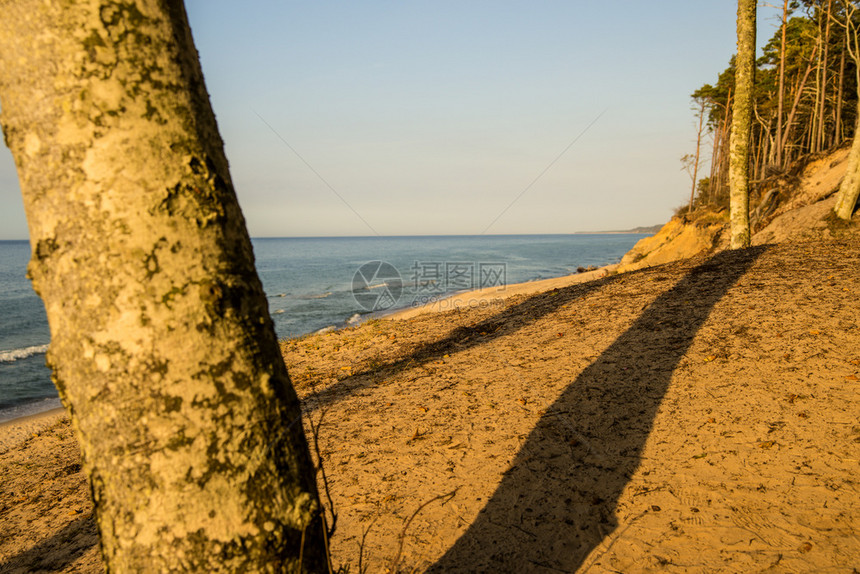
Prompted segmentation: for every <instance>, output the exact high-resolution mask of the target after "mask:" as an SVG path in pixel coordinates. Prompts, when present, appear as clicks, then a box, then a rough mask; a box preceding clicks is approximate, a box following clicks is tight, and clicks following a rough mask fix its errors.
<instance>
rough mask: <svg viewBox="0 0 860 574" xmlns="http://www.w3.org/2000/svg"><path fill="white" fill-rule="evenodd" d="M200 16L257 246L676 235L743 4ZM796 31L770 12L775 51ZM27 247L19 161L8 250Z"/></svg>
mask: <svg viewBox="0 0 860 574" xmlns="http://www.w3.org/2000/svg"><path fill="white" fill-rule="evenodd" d="M186 7H187V10H188V14H189V20H190V22H191V27H192V31H193V34H194V38H195V42H196V45H197V48H198V51H199V52H200V57H201V61H202V65H203V71H204V74H205V77H206V83H207V87H208V89H209V93H210V96H211V99H212V104H213V107H214V109H215V113H216V116H217V118H218V123H219V127H220V130H221V134H222V137H223V139H224V140H225V144H226V148H227V156H228V158H229V160H230V165H231V173H232V176H233V181H234V183H235V185H236V189H237V193H238V195H239V201H240V203H241V205H242V208H243V211H244V213H245V217H246V220H247V222H248V227H249V230H250V232H251V235H252V236H256V237H263V236H270V237H271V236H336V235H375V234H379V235H425V234H480V233H484V232H486V233H571V232H576V231H601V230H616V229H627V228H631V227H635V226H639V225H654V224H657V223H663V222H665V221H666V220H668V218H669V217H670V216H671V214H672V212H673V209H674V208H675V207H677V206H678V205H680V204H682V203H683V202H684V201H685V200H686V199H688V197H689V191H690V179H689V176H688V175H687V173H686V172H684V171H682V169H681V162H680V158H681V156H683V155H684V154H686V153H691V152H693V151H694V147H695V124H694V120H693V112H692V111H691V110H690V98H689V94H690V93H691V92H693V91H694V90H695V89H696V88H698V87H700V86H701V85H702V84H704V83H706V82H713V81H715V79H716V77H717V74H718V73H719V72H720V71H722V70H723V69H725V67H726V66H727V64H728V61H729V58H730V57H731V55H732V53H733V52H734V50H735V11H736V4H735V3H734V2H729V1H725V0H720V1H713V0H683V1H682V0H664V1H661V2H659V3H649V2H642V1H641V0H638V1H633V0H626V1H625V0H620V1H618V2H594V1H587V2H586V1H579V0H565V1H537V2H526V1H510V0H493V1H468V2H464V1H463V0H459V1H456V2H454V1H448V0H433V1H425V0H416V1H400V2H394V1H389V2H381V1H364V2H356V1H353V2H346V1H338V2H335V1H325V0H323V1H315V2H294V1H247V2H233V1H231V2H228V1H222V0H205V1H204V0H186ZM777 25H778V20H777V14H776V11H775V10H773V9H771V8H765V7H760V8H759V45H762V44H763V43H764V42H765V41H766V40H767V39H768V38H769V37H770V36H772V35H773V33H774V32H775V30H776V27H777ZM589 126H590V127H589ZM571 144H572V145H571ZM568 146H569V147H568ZM564 150H567V151H564ZM562 152H564V153H562ZM547 168H548V169H547ZM26 233H27V231H26V222H25V218H24V213H23V208H22V207H21V199H20V191H19V189H18V184H17V178H16V176H15V171H14V164H13V162H12V159H11V156H10V154H9V151H8V150H7V149H5V148H3V150H2V151H1V152H0V239H16V238H25V237H26Z"/></svg>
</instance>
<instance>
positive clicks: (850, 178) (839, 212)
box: [833, 89, 860, 221]
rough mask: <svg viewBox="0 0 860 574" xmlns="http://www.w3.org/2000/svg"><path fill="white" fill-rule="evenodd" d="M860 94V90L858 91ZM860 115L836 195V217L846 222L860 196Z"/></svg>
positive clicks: (859, 115)
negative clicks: (843, 174) (843, 175)
mask: <svg viewBox="0 0 860 574" xmlns="http://www.w3.org/2000/svg"><path fill="white" fill-rule="evenodd" d="M858 92H860V89H858ZM858 136H860V114H857V123H856V125H855V127H854V141H853V142H851V150H850V151H849V152H848V164H847V166H846V169H845V178H844V179H843V180H842V183H841V184H840V185H839V192H838V193H837V194H836V205H835V206H834V208H833V212H834V213H835V214H836V217H838V218H840V219H844V220H846V221H848V220H850V219H851V215H852V214H853V213H854V207H855V206H856V205H857V197H858V196H860V137H858Z"/></svg>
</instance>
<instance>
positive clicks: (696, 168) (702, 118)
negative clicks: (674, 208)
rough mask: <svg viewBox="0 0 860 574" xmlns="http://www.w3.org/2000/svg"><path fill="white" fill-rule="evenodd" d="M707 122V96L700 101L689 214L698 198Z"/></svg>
mask: <svg viewBox="0 0 860 574" xmlns="http://www.w3.org/2000/svg"><path fill="white" fill-rule="evenodd" d="M704 122H705V98H702V99H701V101H700V102H699V127H698V129H697V130H696V159H695V163H693V189H691V190H690V209H689V210H688V211H687V213H688V214H691V213H693V202H694V201H695V199H696V184H697V183H698V177H699V151H700V150H701V149H702V126H703V125H704Z"/></svg>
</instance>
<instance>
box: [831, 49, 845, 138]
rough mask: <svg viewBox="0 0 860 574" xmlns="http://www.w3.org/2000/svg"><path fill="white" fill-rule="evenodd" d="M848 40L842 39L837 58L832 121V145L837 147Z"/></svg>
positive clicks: (840, 132) (840, 124) (840, 131)
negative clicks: (837, 79) (834, 112)
mask: <svg viewBox="0 0 860 574" xmlns="http://www.w3.org/2000/svg"><path fill="white" fill-rule="evenodd" d="M847 38H848V36H847V35H845V36H844V37H843V46H842V53H841V54H840V56H839V87H838V88H837V89H836V118H835V119H834V123H835V131H834V133H833V144H832V145H835V146H836V145H839V144H841V143H842V138H843V135H842V100H843V97H844V94H845V46H844V42H845V41H846V39H847Z"/></svg>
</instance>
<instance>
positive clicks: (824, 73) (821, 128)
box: [815, 0, 833, 151]
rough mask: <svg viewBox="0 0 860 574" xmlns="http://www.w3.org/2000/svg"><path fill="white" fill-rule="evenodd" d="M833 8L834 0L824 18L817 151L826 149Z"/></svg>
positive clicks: (828, 3) (828, 6)
mask: <svg viewBox="0 0 860 574" xmlns="http://www.w3.org/2000/svg"><path fill="white" fill-rule="evenodd" d="M832 6H833V0H828V2H827V13H826V14H825V16H824V18H825V19H826V20H827V24H826V25H825V31H824V48H823V49H822V64H821V101H820V103H819V109H818V131H817V132H816V137H815V148H816V151H821V150H822V149H824V117H825V105H826V102H827V65H828V55H829V48H830V11H831V8H832Z"/></svg>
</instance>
